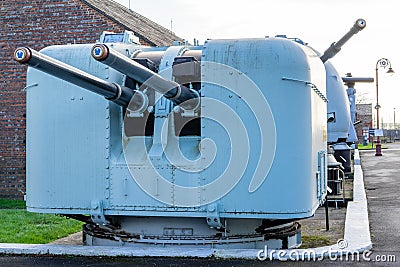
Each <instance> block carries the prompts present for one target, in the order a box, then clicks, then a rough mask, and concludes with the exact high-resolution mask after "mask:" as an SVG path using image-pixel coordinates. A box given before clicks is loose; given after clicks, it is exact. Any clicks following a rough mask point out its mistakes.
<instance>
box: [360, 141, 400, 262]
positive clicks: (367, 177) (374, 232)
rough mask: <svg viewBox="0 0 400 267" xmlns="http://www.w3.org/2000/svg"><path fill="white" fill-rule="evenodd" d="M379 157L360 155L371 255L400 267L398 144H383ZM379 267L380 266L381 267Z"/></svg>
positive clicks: (399, 169) (362, 153) (399, 172)
mask: <svg viewBox="0 0 400 267" xmlns="http://www.w3.org/2000/svg"><path fill="white" fill-rule="evenodd" d="M387 147H388V149H383V150H382V154H383V156H382V157H376V156H375V151H371V150H367V151H360V156H361V166H362V168H363V171H364V183H365V189H366V193H367V199H368V213H369V222H370V228H371V238H372V242H373V251H374V253H373V255H378V254H379V255H380V254H382V255H395V256H396V259H397V264H392V266H400V143H391V144H387ZM381 266H382V265H381Z"/></svg>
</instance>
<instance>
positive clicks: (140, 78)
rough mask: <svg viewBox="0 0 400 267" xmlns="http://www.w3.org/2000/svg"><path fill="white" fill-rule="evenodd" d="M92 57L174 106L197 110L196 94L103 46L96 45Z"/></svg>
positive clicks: (197, 100) (198, 99) (197, 99)
mask: <svg viewBox="0 0 400 267" xmlns="http://www.w3.org/2000/svg"><path fill="white" fill-rule="evenodd" d="M92 56H93V58H95V59H96V60H98V61H100V62H102V63H104V64H106V65H107V66H109V67H111V68H113V69H115V70H117V71H119V72H121V73H124V74H125V75H127V76H129V77H130V78H132V79H134V80H135V81H137V82H139V83H142V84H145V85H146V86H148V87H149V88H150V89H153V90H155V91H157V92H159V93H161V94H163V95H164V97H166V98H168V99H169V100H171V101H172V102H173V103H174V104H176V105H180V106H181V107H182V108H184V109H186V110H191V109H197V108H198V107H199V105H200V97H199V94H198V93H197V92H195V91H194V90H191V89H189V88H187V87H185V86H183V85H180V84H178V83H176V82H174V81H170V80H167V79H164V78H163V77H161V76H160V75H159V74H157V73H155V72H153V71H151V70H149V69H148V68H146V67H144V66H142V65H141V64H139V63H137V62H135V61H134V60H132V59H130V58H129V57H127V56H125V55H123V54H121V53H119V52H118V51H116V50H114V49H112V48H110V47H109V46H107V45H105V44H96V45H94V46H93V48H92Z"/></svg>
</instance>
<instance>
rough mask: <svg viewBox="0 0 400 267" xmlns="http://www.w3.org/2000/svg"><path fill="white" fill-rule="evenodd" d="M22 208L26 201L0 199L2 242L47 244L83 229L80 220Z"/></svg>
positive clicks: (0, 240)
mask: <svg viewBox="0 0 400 267" xmlns="http://www.w3.org/2000/svg"><path fill="white" fill-rule="evenodd" d="M22 202H23V201H22ZM22 204H23V205H22ZM21 208H25V202H23V203H21V202H20V201H17V200H4V199H1V200H0V243H26V244H45V243H49V242H51V241H54V240H56V239H59V238H61V237H65V236H68V235H70V234H73V233H76V232H78V231H80V230H81V229H82V222H80V221H77V220H74V219H66V218H65V217H60V216H57V215H54V214H40V213H30V212H28V211H26V210H24V209H21Z"/></svg>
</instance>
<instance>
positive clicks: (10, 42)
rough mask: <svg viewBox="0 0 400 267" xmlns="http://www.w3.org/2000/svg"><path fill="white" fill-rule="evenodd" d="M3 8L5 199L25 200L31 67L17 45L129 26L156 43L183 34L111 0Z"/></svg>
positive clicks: (0, 84) (0, 105)
mask: <svg viewBox="0 0 400 267" xmlns="http://www.w3.org/2000/svg"><path fill="white" fill-rule="evenodd" d="M0 8H1V17H0V27H1V29H0V60H1V62H0V66H1V71H0V198H19V199H22V198H23V196H24V193H25V118H26V111H25V92H24V88H25V86H26V82H25V78H26V67H24V66H21V65H20V64H19V63H16V62H14V60H13V52H14V50H15V49H16V48H17V47H19V46H30V47H32V48H33V49H36V50H40V49H42V48H44V47H46V46H50V45H57V44H75V43H94V42H96V40H98V39H99V37H100V35H101V33H102V32H103V31H114V32H122V31H124V30H130V31H133V32H134V33H135V34H136V36H138V37H139V39H140V42H141V43H142V44H146V45H151V46H164V45H172V43H173V41H182V39H181V38H179V37H178V36H176V35H175V34H174V33H172V32H171V31H170V30H168V29H166V28H164V27H162V26H160V25H158V24H157V23H154V22H153V21H151V20H149V19H147V18H145V17H143V16H141V15H139V14H137V13H135V12H133V11H131V10H129V9H128V8H126V7H124V6H122V5H120V4H118V3H116V2H114V1H111V0H58V1H52V0H40V1H39V0H32V1H22V0H13V1H1V6H0ZM43 97H46V96H43Z"/></svg>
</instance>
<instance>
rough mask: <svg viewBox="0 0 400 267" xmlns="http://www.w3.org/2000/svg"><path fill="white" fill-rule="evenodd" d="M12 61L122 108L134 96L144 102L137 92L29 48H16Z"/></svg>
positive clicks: (141, 95)
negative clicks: (84, 90)
mask: <svg viewBox="0 0 400 267" xmlns="http://www.w3.org/2000/svg"><path fill="white" fill-rule="evenodd" d="M14 59H15V60H16V61H17V62H19V63H21V64H27V65H28V66H30V67H33V68H35V69H38V70H40V71H43V72H45V73H47V74H50V75H53V76H55V77H57V78H60V79H62V80H65V81H67V82H70V83H72V84H75V85H77V86H80V87H82V88H84V89H87V90H89V91H92V92H94V93H97V94H99V95H102V96H104V97H105V98H106V99H108V100H110V101H113V102H115V103H117V104H118V105H120V106H122V107H128V105H129V102H130V100H131V98H132V97H134V95H135V97H134V98H135V100H136V101H143V103H144V102H145V101H146V99H144V98H145V95H144V94H141V93H137V91H136V92H135V91H133V90H132V89H130V88H127V87H124V86H120V85H118V84H115V83H111V82H107V81H104V80H102V79H100V78H98V77H96V76H93V75H91V74H89V73H86V72H84V71H82V70H80V69H77V68H75V67H73V66H70V65H68V64H66V63H64V62H61V61H59V60H56V59H54V58H52V57H49V56H46V55H44V54H42V53H40V52H38V51H35V50H34V49H32V48H29V47H20V48H17V49H16V50H15V52H14ZM143 103H142V104H143Z"/></svg>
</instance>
